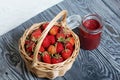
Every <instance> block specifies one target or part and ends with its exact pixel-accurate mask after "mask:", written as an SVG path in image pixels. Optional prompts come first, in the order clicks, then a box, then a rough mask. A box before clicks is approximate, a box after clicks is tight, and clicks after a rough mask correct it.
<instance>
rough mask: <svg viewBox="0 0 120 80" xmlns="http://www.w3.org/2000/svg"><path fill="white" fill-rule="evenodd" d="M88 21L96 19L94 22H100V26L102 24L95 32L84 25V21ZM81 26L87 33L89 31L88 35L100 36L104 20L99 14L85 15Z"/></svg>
mask: <svg viewBox="0 0 120 80" xmlns="http://www.w3.org/2000/svg"><path fill="white" fill-rule="evenodd" d="M88 19H94V20H96V21H98V22H99V24H100V27H99V28H97V29H95V30H91V29H88V28H86V27H85V26H84V25H83V23H84V21H86V20H88ZM81 24H82V26H83V29H84V30H85V31H87V32H88V33H90V34H98V33H100V32H101V31H102V28H103V20H102V18H101V16H99V15H98V14H88V15H85V16H84V17H83V19H82V23H81Z"/></svg>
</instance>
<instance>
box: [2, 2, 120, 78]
mask: <svg viewBox="0 0 120 80" xmlns="http://www.w3.org/2000/svg"><path fill="white" fill-rule="evenodd" d="M64 9H66V10H68V16H70V15H73V14H78V15H81V16H84V15H86V14H88V13H97V14H99V15H100V16H102V18H103V20H104V21H105V22H104V29H103V34H102V39H101V43H100V45H99V47H98V48H97V49H95V50H92V51H87V50H82V49H81V50H80V54H79V55H78V57H77V58H76V60H75V62H74V64H73V66H72V68H71V69H70V70H69V71H68V72H67V73H66V74H65V75H64V76H62V77H57V78H56V79H55V80H120V0H64V1H63V2H61V3H59V4H57V5H55V6H53V7H51V8H49V9H47V10H45V11H44V12H42V13H40V14H38V15H36V16H35V17H33V18H31V19H30V20H28V21H26V22H25V23H23V24H21V25H20V26H18V27H17V28H15V29H13V30H11V31H9V32H8V33H6V34H3V35H2V36H0V80H48V79H42V78H37V77H35V75H34V74H32V73H30V72H29V71H28V70H27V69H26V67H25V64H24V61H23V60H22V59H21V57H20V53H19V51H18V40H19V38H20V37H21V36H22V34H23V32H24V31H25V29H26V28H28V27H30V26H31V25H32V24H33V23H37V22H42V21H50V20H52V19H53V18H54V17H55V15H56V14H58V13H59V12H60V11H61V10H64Z"/></svg>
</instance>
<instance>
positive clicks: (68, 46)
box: [65, 42, 73, 51]
mask: <svg viewBox="0 0 120 80" xmlns="http://www.w3.org/2000/svg"><path fill="white" fill-rule="evenodd" d="M65 49H70V50H71V51H73V45H72V44H71V43H70V42H67V43H65Z"/></svg>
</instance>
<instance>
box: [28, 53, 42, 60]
mask: <svg viewBox="0 0 120 80" xmlns="http://www.w3.org/2000/svg"><path fill="white" fill-rule="evenodd" d="M30 57H31V58H32V59H33V57H34V55H33V54H32V55H30ZM38 60H39V61H41V56H40V54H38Z"/></svg>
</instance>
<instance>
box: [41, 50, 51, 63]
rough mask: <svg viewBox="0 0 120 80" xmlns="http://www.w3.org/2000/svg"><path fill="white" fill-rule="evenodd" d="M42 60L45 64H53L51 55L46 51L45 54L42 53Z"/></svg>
mask: <svg viewBox="0 0 120 80" xmlns="http://www.w3.org/2000/svg"><path fill="white" fill-rule="evenodd" d="M42 60H43V62H45V63H49V64H51V56H50V55H49V53H48V52H47V51H44V52H43V53H42Z"/></svg>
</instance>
